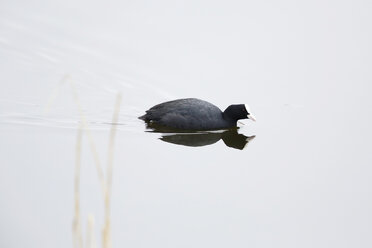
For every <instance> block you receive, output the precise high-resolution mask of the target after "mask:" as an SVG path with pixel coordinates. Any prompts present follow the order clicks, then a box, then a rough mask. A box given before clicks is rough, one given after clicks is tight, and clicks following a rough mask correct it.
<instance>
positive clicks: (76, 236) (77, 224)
mask: <svg viewBox="0 0 372 248" xmlns="http://www.w3.org/2000/svg"><path fill="white" fill-rule="evenodd" d="M82 128H83V127H82V125H81V124H80V125H79V128H78V133H77V137H76V148H75V185H74V199H75V216H74V220H73V224H72V234H73V244H74V247H75V248H82V247H83V238H82V226H81V216H80V166H81V140H82V136H83V129H82Z"/></svg>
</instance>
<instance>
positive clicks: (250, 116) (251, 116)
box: [247, 114, 256, 121]
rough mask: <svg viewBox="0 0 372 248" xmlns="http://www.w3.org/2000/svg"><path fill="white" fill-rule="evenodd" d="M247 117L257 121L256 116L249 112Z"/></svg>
mask: <svg viewBox="0 0 372 248" xmlns="http://www.w3.org/2000/svg"><path fill="white" fill-rule="evenodd" d="M247 117H248V119H251V120H252V121H256V118H254V116H253V115H251V114H248V115H247Z"/></svg>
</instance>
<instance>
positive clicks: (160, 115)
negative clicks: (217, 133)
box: [139, 98, 255, 130]
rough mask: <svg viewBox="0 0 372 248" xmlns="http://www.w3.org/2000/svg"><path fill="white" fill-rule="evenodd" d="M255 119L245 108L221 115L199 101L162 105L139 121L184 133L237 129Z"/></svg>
mask: <svg viewBox="0 0 372 248" xmlns="http://www.w3.org/2000/svg"><path fill="white" fill-rule="evenodd" d="M247 118H249V119H251V120H253V121H255V118H254V117H253V116H252V114H251V113H249V108H248V107H247V106H246V105H244V104H234V105H230V106H229V107H227V108H226V109H225V111H224V112H222V111H221V110H220V109H219V108H218V107H216V106H215V105H213V104H211V103H209V102H206V101H203V100H200V99H196V98H186V99H178V100H173V101H169V102H164V103H160V104H158V105H155V106H154V107H152V108H150V109H149V110H147V111H146V114H145V115H143V116H140V117H139V119H141V120H144V121H145V122H147V123H148V124H151V125H154V124H155V125H160V126H165V127H169V128H175V129H181V130H213V129H228V128H233V127H236V123H237V121H238V120H240V119H247Z"/></svg>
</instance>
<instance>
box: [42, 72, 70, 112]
mask: <svg viewBox="0 0 372 248" xmlns="http://www.w3.org/2000/svg"><path fill="white" fill-rule="evenodd" d="M70 78H71V77H70V75H68V74H66V75H64V76H63V78H62V79H61V81H59V84H57V85H56V86H55V87H54V89H53V91H52V93H51V94H50V96H49V99H48V102H47V104H46V105H45V108H44V113H45V114H47V113H49V111H50V108H51V107H52V104H53V102H54V101H55V100H56V98H57V96H58V94H59V92H60V91H61V87H62V85H64V84H65V83H66V82H67V81H68V80H69V79H70Z"/></svg>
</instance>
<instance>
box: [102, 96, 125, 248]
mask: <svg viewBox="0 0 372 248" xmlns="http://www.w3.org/2000/svg"><path fill="white" fill-rule="evenodd" d="M120 103H121V94H120V93H118V94H117V96H116V101H115V108H114V114H113V116H112V123H111V128H110V138H109V145H108V150H107V169H106V176H107V178H106V192H105V224H104V227H103V230H102V241H103V247H104V248H111V246H112V243H111V223H110V209H111V206H110V204H111V186H112V171H113V161H114V141H115V135H116V125H117V122H118V119H119V112H120Z"/></svg>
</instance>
